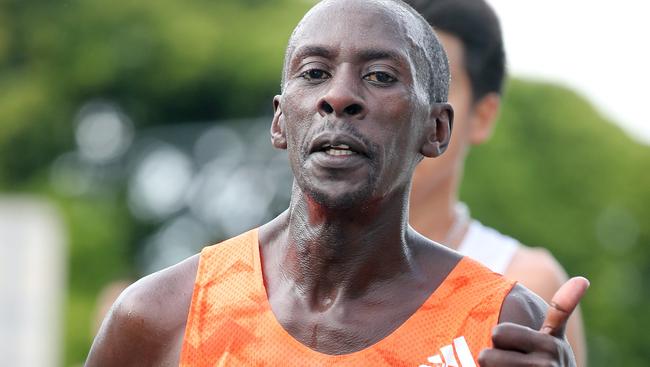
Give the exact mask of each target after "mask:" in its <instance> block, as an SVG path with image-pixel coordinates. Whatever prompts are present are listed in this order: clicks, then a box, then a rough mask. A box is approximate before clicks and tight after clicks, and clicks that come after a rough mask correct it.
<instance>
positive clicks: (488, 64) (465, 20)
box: [405, 0, 506, 101]
mask: <svg viewBox="0 0 650 367" xmlns="http://www.w3.org/2000/svg"><path fill="white" fill-rule="evenodd" d="M405 2H406V3H408V4H409V5H411V6H412V7H413V8H414V9H415V10H417V11H418V12H420V14H422V16H423V17H424V18H425V19H426V20H427V21H428V22H429V24H431V25H432V26H433V28H434V29H435V30H438V31H442V32H446V33H449V34H451V35H452V36H454V37H457V38H458V39H459V40H460V41H461V43H462V44H463V49H464V54H465V55H464V59H465V60H464V61H465V69H466V70H467V74H468V75H469V79H470V83H471V85H472V98H473V100H474V101H477V100H479V99H480V98H481V97H483V96H484V95H486V94H487V93H490V92H496V93H501V90H502V88H503V80H504V78H505V72H506V56H505V51H504V48H503V38H502V36H501V26H500V25H499V19H498V18H497V16H496V14H495V12H494V10H493V9H492V8H491V7H490V6H489V5H488V4H487V3H486V2H485V1H484V0H405Z"/></svg>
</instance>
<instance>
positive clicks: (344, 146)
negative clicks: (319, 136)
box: [321, 144, 350, 149]
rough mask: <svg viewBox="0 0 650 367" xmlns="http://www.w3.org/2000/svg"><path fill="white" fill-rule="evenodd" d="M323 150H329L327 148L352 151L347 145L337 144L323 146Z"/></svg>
mask: <svg viewBox="0 0 650 367" xmlns="http://www.w3.org/2000/svg"><path fill="white" fill-rule="evenodd" d="M321 148H323V149H327V148H335V149H350V147H349V146H348V145H347V144H336V145H331V144H323V146H322V147H321Z"/></svg>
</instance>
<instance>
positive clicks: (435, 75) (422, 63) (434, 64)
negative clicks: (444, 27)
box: [280, 0, 451, 103]
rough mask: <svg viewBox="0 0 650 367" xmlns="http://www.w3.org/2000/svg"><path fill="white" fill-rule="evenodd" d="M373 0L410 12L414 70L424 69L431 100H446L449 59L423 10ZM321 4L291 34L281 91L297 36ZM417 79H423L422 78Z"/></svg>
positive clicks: (398, 0) (406, 26)
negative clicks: (412, 22)
mask: <svg viewBox="0 0 650 367" xmlns="http://www.w3.org/2000/svg"><path fill="white" fill-rule="evenodd" d="M325 1H327V0H324V1H321V3H323V2H325ZM373 2H376V3H380V4H382V5H384V6H386V7H389V6H391V5H393V6H398V7H399V9H401V10H402V12H400V13H401V14H403V13H404V11H405V12H406V13H408V14H409V15H411V17H412V19H413V20H414V21H415V24H409V23H407V22H406V21H405V22H404V24H403V27H404V29H403V31H404V32H405V33H406V36H407V38H408V40H409V43H410V46H411V51H412V53H413V56H414V57H413V59H414V62H415V68H416V70H415V72H416V74H417V73H418V72H420V71H422V74H423V78H424V83H423V84H422V86H423V87H424V89H425V91H426V92H427V94H428V95H429V101H430V102H431V103H440V102H447V98H448V95H449V82H450V78H451V76H450V72H449V61H448V60H447V53H446V52H445V49H444V47H443V46H442V44H441V43H440V40H439V39H438V37H437V36H436V34H435V32H434V31H433V29H432V28H431V26H430V25H429V23H428V22H427V21H426V20H425V19H424V18H423V17H422V16H421V15H420V13H418V12H417V11H416V10H415V9H413V8H412V7H411V6H410V5H408V4H406V3H405V2H403V1H402V0H373ZM319 4H320V3H319ZM319 4H317V5H316V6H314V7H313V8H312V9H311V10H309V11H308V12H307V14H305V16H304V17H303V18H302V20H301V21H300V22H299V23H298V25H297V26H296V28H295V29H294V30H293V32H292V33H291V36H290V37H289V42H288V44H287V49H286V51H285V53H284V64H283V67H282V82H281V84H280V90H284V85H285V83H286V76H287V75H286V73H287V69H288V66H289V61H290V59H291V56H292V54H293V51H294V50H295V36H296V35H297V34H298V32H299V31H300V30H301V29H302V27H303V23H304V22H305V20H306V19H307V16H308V15H309V13H311V12H312V11H313V9H315V8H316V7H318V5H319ZM414 31H415V32H414ZM416 79H418V80H421V78H416Z"/></svg>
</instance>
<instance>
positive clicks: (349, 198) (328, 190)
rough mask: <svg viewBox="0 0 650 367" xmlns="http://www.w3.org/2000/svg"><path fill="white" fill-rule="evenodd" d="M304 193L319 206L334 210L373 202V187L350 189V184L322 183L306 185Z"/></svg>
mask: <svg viewBox="0 0 650 367" xmlns="http://www.w3.org/2000/svg"><path fill="white" fill-rule="evenodd" d="M303 192H304V193H305V194H306V195H307V196H308V197H310V198H311V199H312V200H313V201H314V202H315V203H317V204H318V205H320V206H322V207H325V208H328V209H333V210H346V209H353V208H359V207H363V206H366V205H367V204H368V203H369V202H371V201H372V192H373V190H372V185H368V184H366V185H362V186H361V187H350V185H349V184H348V183H326V184H323V183H321V184H320V185H306V187H303Z"/></svg>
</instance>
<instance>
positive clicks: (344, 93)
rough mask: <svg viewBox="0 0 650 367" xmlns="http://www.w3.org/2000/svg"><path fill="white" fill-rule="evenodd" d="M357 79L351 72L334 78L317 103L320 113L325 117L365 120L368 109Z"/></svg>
mask: <svg viewBox="0 0 650 367" xmlns="http://www.w3.org/2000/svg"><path fill="white" fill-rule="evenodd" d="M357 79H358V77H355V75H354V73H353V72H351V71H350V72H348V71H342V72H339V73H337V75H335V76H333V77H332V79H331V80H330V83H329V88H328V89H327V90H326V91H325V94H324V95H323V96H322V97H321V98H320V99H319V100H318V102H317V103H318V106H317V108H318V113H319V114H320V115H321V116H323V117H325V116H327V115H330V114H334V115H336V116H337V117H353V118H356V119H363V118H364V116H365V115H366V112H367V107H366V104H365V102H364V100H363V98H361V96H360V95H359V88H360V86H359V80H357Z"/></svg>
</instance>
